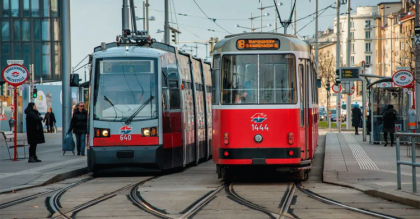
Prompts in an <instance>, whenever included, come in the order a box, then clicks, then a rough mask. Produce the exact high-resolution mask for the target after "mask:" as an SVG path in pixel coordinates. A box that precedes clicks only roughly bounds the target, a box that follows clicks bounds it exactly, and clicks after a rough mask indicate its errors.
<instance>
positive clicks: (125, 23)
mask: <svg viewBox="0 0 420 219" xmlns="http://www.w3.org/2000/svg"><path fill="white" fill-rule="evenodd" d="M121 14H122V31H123V32H124V30H128V29H130V24H129V22H130V21H129V18H128V14H129V12H128V4H127V0H123V7H122V13H121Z"/></svg>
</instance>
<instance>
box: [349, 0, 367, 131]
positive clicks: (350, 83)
mask: <svg viewBox="0 0 420 219" xmlns="http://www.w3.org/2000/svg"><path fill="white" fill-rule="evenodd" d="M350 10H351V9H350V0H347V55H346V56H347V57H346V63H347V67H350V52H351V51H350V42H351V39H350ZM348 83H349V88H350V89H351V87H352V84H353V82H348ZM363 95H365V93H363ZM346 105H347V106H346V128H347V129H349V128H350V108H351V107H350V106H351V95H350V94H347V104H346Z"/></svg>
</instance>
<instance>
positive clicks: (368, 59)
mask: <svg viewBox="0 0 420 219" xmlns="http://www.w3.org/2000/svg"><path fill="white" fill-rule="evenodd" d="M365 62H366V65H370V56H366V60H365Z"/></svg>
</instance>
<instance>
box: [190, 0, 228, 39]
mask: <svg viewBox="0 0 420 219" xmlns="http://www.w3.org/2000/svg"><path fill="white" fill-rule="evenodd" d="M193 1H194V3H195V4H196V5H197V7H198V9H200V11H201V12H203V14H204V15H205V16H206V17H207V18H208V19H209V20H211V21H213V23H214V24H216V25H217V26H218V27H220V28H221V29H222V30H224V31H226V32H228V33H229V34H232V33H231V32H229V31H227V30H226V29H225V28H223V27H222V26H220V25H219V24H218V23H216V19H214V18H210V17H209V16H207V14H206V13H205V12H204V11H203V9H201V7H200V5H198V4H197V2H196V1H195V0H193Z"/></svg>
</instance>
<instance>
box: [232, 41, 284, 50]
mask: <svg viewBox="0 0 420 219" xmlns="http://www.w3.org/2000/svg"><path fill="white" fill-rule="evenodd" d="M236 48H237V49H238V50H267V49H268V50H273V49H279V48H280V40H278V39H242V40H238V41H237V42H236Z"/></svg>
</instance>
